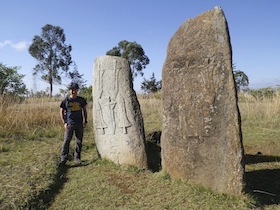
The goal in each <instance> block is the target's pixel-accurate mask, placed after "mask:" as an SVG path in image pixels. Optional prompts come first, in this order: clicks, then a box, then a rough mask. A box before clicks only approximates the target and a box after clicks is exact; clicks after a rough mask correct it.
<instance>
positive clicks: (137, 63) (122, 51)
mask: <svg viewBox="0 0 280 210" xmlns="http://www.w3.org/2000/svg"><path fill="white" fill-rule="evenodd" d="M106 55H111V56H118V57H122V58H125V59H127V60H128V62H129V64H130V67H131V73H132V77H133V78H136V77H137V75H138V74H140V75H141V76H143V75H144V73H143V69H144V68H146V66H147V65H148V64H149V63H150V60H149V58H148V57H147V56H146V55H145V51H144V50H143V48H142V46H141V45H139V44H138V43H136V42H128V41H126V40H123V41H120V42H119V43H118V46H116V47H113V48H112V49H111V50H109V51H108V52H107V53H106Z"/></svg>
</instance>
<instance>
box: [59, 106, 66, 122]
mask: <svg viewBox="0 0 280 210" xmlns="http://www.w3.org/2000/svg"><path fill="white" fill-rule="evenodd" d="M64 114H65V109H63V108H60V119H61V120H62V122H63V123H66V122H65V120H66V119H65V116H64Z"/></svg>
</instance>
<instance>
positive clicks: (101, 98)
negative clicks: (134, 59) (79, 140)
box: [96, 61, 131, 135]
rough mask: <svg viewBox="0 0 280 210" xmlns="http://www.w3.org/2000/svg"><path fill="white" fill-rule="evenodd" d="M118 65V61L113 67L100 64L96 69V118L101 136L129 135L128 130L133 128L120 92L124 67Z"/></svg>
mask: <svg viewBox="0 0 280 210" xmlns="http://www.w3.org/2000/svg"><path fill="white" fill-rule="evenodd" d="M117 64H118V63H117V61H114V65H113V66H111V65H106V64H105V65H104V64H103V63H98V65H97V69H96V73H97V78H98V91H97V92H98V94H97V100H98V101H97V104H98V105H97V106H98V107H97V113H98V114H97V116H96V117H97V118H98V120H97V122H98V125H97V129H98V130H100V132H99V134H101V135H105V134H111V135H115V134H117V133H123V134H127V128H128V127H130V126H131V123H130V121H129V119H128V117H127V111H126V104H125V99H124V97H123V96H122V95H121V91H120V90H119V83H120V80H119V72H120V70H121V69H122V66H118V65H117ZM117 128H120V129H119V130H117Z"/></svg>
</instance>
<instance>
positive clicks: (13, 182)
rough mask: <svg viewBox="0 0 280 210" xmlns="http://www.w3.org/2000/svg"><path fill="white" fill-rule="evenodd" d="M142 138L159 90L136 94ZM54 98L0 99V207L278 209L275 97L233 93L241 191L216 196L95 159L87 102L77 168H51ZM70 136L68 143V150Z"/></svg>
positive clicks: (153, 121) (55, 147)
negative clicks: (242, 167) (241, 150)
mask: <svg viewBox="0 0 280 210" xmlns="http://www.w3.org/2000/svg"><path fill="white" fill-rule="evenodd" d="M139 101H140V104H141V109H142V112H143V118H144V123H145V132H146V135H147V136H149V134H151V133H154V132H156V131H161V124H162V116H161V113H162V108H161V99H160V95H159V94H156V95H152V96H148V97H147V96H146V97H144V96H139ZM59 104H60V99H52V100H49V99H28V100H26V101H25V102H23V103H17V104H14V105H11V103H7V101H6V100H5V101H3V100H2V101H1V99H0V114H1V116H2V117H1V118H0V210H2V209H3V210H6V209H268V210H270V209H280V197H279V196H280V179H279V178H280V163H279V159H280V156H279V151H280V141H279V136H280V129H279V126H280V115H279V114H280V106H279V105H280V97H274V98H271V99H258V100H257V99H255V98H253V97H251V96H243V95H242V96H240V100H239V106H240V111H241V115H242V131H243V142H244V146H245V162H246V173H245V182H246V186H247V187H246V190H245V193H244V195H242V196H240V197H237V196H229V195H224V194H220V193H215V192H213V191H211V190H209V189H206V188H203V187H201V186H197V185H193V184H191V183H188V182H186V181H178V180H171V179H170V178H169V176H168V174H164V173H163V172H161V171H160V166H158V167H156V164H158V163H159V162H158V160H159V159H157V158H159V157H157V156H158V154H159V152H160V147H159V145H155V144H148V146H149V147H148V151H149V152H151V151H152V152H154V154H153V155H154V158H155V159H154V160H155V161H154V162H153V163H152V164H154V166H155V168H154V169H155V170H146V171H142V170H139V169H137V168H135V167H124V166H117V165H115V164H113V163H112V162H110V161H106V160H99V159H98V158H97V152H96V148H95V144H94V137H93V136H94V135H93V131H92V114H91V106H90V107H89V111H90V113H89V117H90V120H89V124H88V127H87V128H86V131H85V138H84V145H83V152H82V159H83V163H82V165H76V164H75V163H74V162H72V161H70V162H69V163H67V166H66V167H64V168H58V167H57V162H58V160H59V153H60V147H61V144H62V140H63V128H62V125H61V122H60V120H59V108H58V107H59ZM73 146H74V141H72V147H73Z"/></svg>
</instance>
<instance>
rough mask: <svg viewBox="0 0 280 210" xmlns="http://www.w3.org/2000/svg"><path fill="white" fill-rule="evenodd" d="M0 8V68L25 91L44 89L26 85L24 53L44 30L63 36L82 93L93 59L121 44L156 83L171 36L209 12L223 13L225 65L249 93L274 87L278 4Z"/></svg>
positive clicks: (62, 3)
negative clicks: (20, 80) (136, 54)
mask: <svg viewBox="0 0 280 210" xmlns="http://www.w3.org/2000/svg"><path fill="white" fill-rule="evenodd" d="M0 6H1V13H0V62H1V63H3V64H4V65H7V66H9V67H11V66H20V67H21V69H20V70H19V73H21V74H24V75H26V76H25V78H24V82H25V84H26V85H27V87H28V89H29V90H30V89H34V90H35V91H39V90H45V89H46V88H47V87H48V85H47V83H45V82H44V81H42V80H40V79H39V77H38V78H36V79H34V78H33V76H32V69H33V67H34V66H35V65H36V60H35V59H34V58H33V57H32V56H31V55H30V54H29V53H28V46H29V45H30V44H31V42H32V39H33V37H34V36H35V35H40V34H41V29H42V27H43V26H45V25H46V24H52V25H55V26H60V27H61V28H63V29H64V32H65V35H66V44H71V45H72V48H73V49H72V52H71V55H72V59H73V60H74V61H75V62H76V64H77V66H78V70H79V72H80V73H81V74H84V79H86V80H87V85H88V86H89V85H91V83H92V75H93V62H94V59H95V58H97V57H99V56H102V55H105V54H106V52H107V51H108V50H110V49H112V47H114V46H117V44H118V43H119V42H120V41H122V40H127V41H136V42H137V43H138V44H140V45H141V46H142V47H143V49H144V51H145V53H146V55H147V56H148V57H149V58H150V64H149V65H148V66H147V68H146V69H145V70H144V77H145V78H146V79H149V78H150V77H151V75H152V73H153V72H154V73H155V76H156V78H157V80H160V79H161V71H162V66H163V63H164V60H165V58H166V50H167V45H168V42H169V40H170V38H171V37H172V35H173V34H174V33H175V31H176V30H177V29H178V28H179V27H180V26H181V25H182V24H183V22H184V21H186V20H187V19H190V18H194V17H196V16H197V15H199V14H201V13H203V12H205V11H207V10H211V9H213V8H214V7H215V6H221V7H222V9H223V11H224V13H225V16H226V18H227V21H228V25H229V30H230V36H231V44H232V50H233V63H235V65H236V67H237V69H240V70H242V71H244V72H245V73H246V74H247V75H248V76H249V80H250V88H260V87H266V86H272V85H277V84H280V26H279V21H280V12H279V9H280V1H279V0H269V1H268V0H232V1H230V0H223V1H218V0H162V1H157V0H141V1H133V0H118V1H116V0H96V1H95V0H79V1H78V0H47V1H46V0H40V1H39V0H24V1H23V0H1V1H0ZM142 81H143V78H142V77H138V78H137V79H136V80H135V82H134V89H135V90H136V91H137V92H140V91H141V90H140V84H141V82H142ZM66 83H67V81H65V83H64V84H66ZM58 88H63V86H55V90H56V91H57V90H58Z"/></svg>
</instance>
